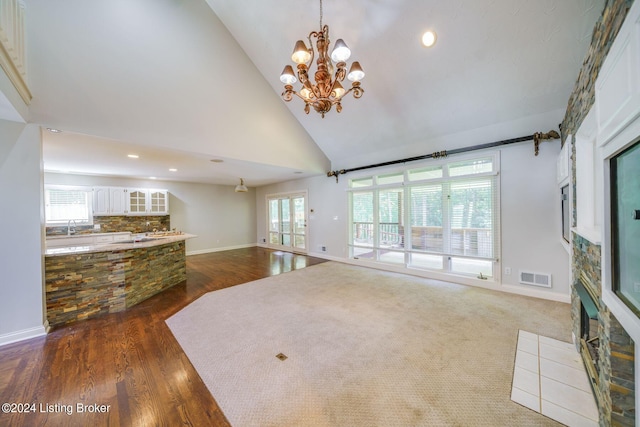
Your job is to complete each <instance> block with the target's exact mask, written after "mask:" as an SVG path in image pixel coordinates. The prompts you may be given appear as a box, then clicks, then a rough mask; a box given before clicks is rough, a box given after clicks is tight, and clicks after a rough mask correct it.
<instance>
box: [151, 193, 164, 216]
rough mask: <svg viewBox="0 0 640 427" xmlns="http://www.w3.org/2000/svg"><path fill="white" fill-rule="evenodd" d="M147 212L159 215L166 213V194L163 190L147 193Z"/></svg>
mask: <svg viewBox="0 0 640 427" xmlns="http://www.w3.org/2000/svg"><path fill="white" fill-rule="evenodd" d="M149 207H150V210H149V212H150V213H152V214H160V213H167V212H168V203H167V192H166V191H163V190H150V191H149Z"/></svg>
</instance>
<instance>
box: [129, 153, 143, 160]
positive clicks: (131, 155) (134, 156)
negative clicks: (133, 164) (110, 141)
mask: <svg viewBox="0 0 640 427" xmlns="http://www.w3.org/2000/svg"><path fill="white" fill-rule="evenodd" d="M127 157H128V158H130V159H137V158H138V157H140V156H138V155H137V154H127Z"/></svg>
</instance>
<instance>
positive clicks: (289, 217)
mask: <svg viewBox="0 0 640 427" xmlns="http://www.w3.org/2000/svg"><path fill="white" fill-rule="evenodd" d="M306 207H307V193H306V192H296V193H286V194H274V195H269V196H267V209H268V211H269V214H268V217H267V218H268V224H267V229H268V230H269V239H268V244H269V247H272V248H274V249H283V250H288V251H293V252H304V253H306V252H307V247H308V246H307V208H306Z"/></svg>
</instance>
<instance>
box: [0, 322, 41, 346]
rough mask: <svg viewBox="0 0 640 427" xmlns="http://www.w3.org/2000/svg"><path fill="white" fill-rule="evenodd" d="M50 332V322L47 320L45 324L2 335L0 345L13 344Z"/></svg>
mask: <svg viewBox="0 0 640 427" xmlns="http://www.w3.org/2000/svg"><path fill="white" fill-rule="evenodd" d="M47 332H49V322H48V321H46V322H45V323H44V325H42V326H38V327H35V328H29V329H23V330H21V331H15V332H11V333H8V334H3V335H0V347H2V346H3V345H7V344H12V343H14V342H18V341H24V340H28V339H31V338H37V337H41V336H44V335H47Z"/></svg>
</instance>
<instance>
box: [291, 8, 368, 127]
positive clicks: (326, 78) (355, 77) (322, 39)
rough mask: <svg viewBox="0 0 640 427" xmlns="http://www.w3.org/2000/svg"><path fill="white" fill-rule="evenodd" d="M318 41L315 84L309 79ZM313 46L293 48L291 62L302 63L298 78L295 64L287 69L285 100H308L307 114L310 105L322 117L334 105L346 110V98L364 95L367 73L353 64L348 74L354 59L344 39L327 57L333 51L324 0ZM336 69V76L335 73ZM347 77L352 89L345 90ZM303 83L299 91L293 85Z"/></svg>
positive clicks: (299, 42)
mask: <svg viewBox="0 0 640 427" xmlns="http://www.w3.org/2000/svg"><path fill="white" fill-rule="evenodd" d="M312 37H313V38H315V39H316V50H317V55H318V60H317V61H316V64H317V68H318V69H317V71H316V72H315V75H314V78H315V82H316V83H315V84H313V83H311V81H310V80H309V73H308V71H309V65H310V64H311V63H312V61H313V59H314V56H315V52H314V50H313V43H312V42H311V38H312ZM308 40H309V45H310V46H311V47H310V48H307V46H306V45H305V43H304V41H302V40H298V41H297V42H296V45H295V47H294V48H293V54H292V55H291V59H292V60H293V62H295V63H296V64H298V77H297V78H296V76H295V74H294V73H293V68H292V67H291V65H287V66H286V67H284V70H283V71H282V75H280V81H281V82H282V83H284V92H282V98H283V99H284V100H285V101H287V102H289V101H291V99H292V98H293V95H296V96H298V97H299V98H300V99H302V100H303V101H304V104H305V105H304V112H305V113H307V114H309V110H310V106H313V108H314V110H316V111H317V112H318V113H320V114H321V115H322V118H324V115H325V113H328V112H329V111H330V110H331V107H332V106H333V105H335V106H336V111H338V113H339V112H340V111H342V105H341V102H342V98H343V97H344V96H345V95H346V94H348V93H349V92H352V91H353V97H354V98H360V97H361V96H362V94H363V93H364V89H362V88H361V87H360V80H362V79H363V78H364V71H362V67H360V63H359V62H357V61H354V62H353V63H352V64H351V69H350V70H349V74H347V71H346V69H347V63H346V61H347V60H348V59H349V57H350V56H351V50H350V49H349V48H348V47H347V45H346V43H345V42H344V41H343V40H342V39H338V40H337V41H336V44H335V46H334V48H333V51H332V52H331V56H329V55H328V54H327V52H328V51H329V44H330V40H329V26H328V25H324V26H323V25H322V0H320V31H312V32H311V33H309V37H308ZM334 69H335V74H334ZM345 76H346V77H347V78H348V79H349V80H350V81H351V82H352V83H351V87H350V88H349V90H345V89H344V87H342V84H341V83H340V82H341V81H343V80H344V78H345ZM298 80H300V83H301V84H302V87H301V89H300V91H298V92H296V91H295V90H294V89H293V84H294V83H295V82H296V81H298Z"/></svg>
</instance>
